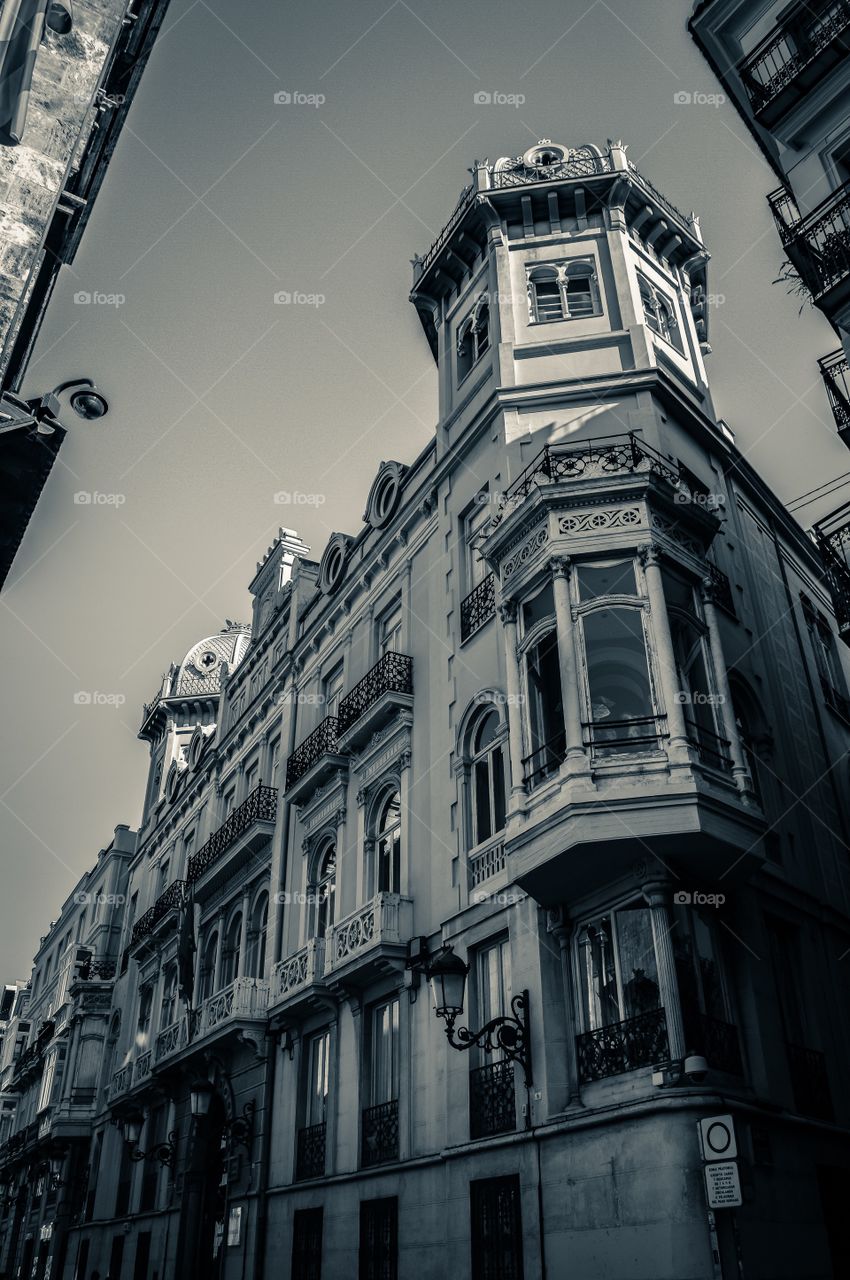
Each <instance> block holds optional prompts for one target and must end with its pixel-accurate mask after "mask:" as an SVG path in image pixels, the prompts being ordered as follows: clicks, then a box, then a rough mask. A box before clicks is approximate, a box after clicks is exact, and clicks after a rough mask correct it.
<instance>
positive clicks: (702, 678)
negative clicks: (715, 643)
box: [661, 565, 732, 769]
mask: <svg viewBox="0 0 850 1280" xmlns="http://www.w3.org/2000/svg"><path fill="white" fill-rule="evenodd" d="M661 579H662V582H663V584H664V598H665V600H666V602H667V616H668V618H669V620H670V635H671V638H672V641H673V652H674V655H675V659H676V674H677V677H678V684H679V691H678V698H679V700H680V702H681V703H682V704H683V707H684V713H685V724H686V726H687V730H688V736H689V738H690V739H691V741H692V742H693V744H694V745H695V746H696V748H697V750H698V751H699V754H700V757H701V758H702V759H703V761H704V763H706V764H709V765H711V766H713V767H714V768H718V769H729V768H731V764H732V761H731V757H730V755H729V742H728V740H727V739H726V738H724V737H722V736H721V734H720V732H719V729H720V727H721V725H720V722H719V719H718V711H719V707H720V698H719V696H718V694H717V692H716V689H715V677H714V671H713V669H712V657H711V649H710V645H709V636H708V628H707V627H706V625H705V621H704V619H703V614H702V605H701V603H700V600H699V598H698V594H697V592H696V590H695V588H694V586H693V585H692V584H691V583H690V582H689V581H688V580H687V579H686V578H685V577H684V576H683V575H682V574H680V573H678V572H676V570H674V569H672V568H670V567H669V566H667V565H664V566H663V567H662V570H661Z"/></svg>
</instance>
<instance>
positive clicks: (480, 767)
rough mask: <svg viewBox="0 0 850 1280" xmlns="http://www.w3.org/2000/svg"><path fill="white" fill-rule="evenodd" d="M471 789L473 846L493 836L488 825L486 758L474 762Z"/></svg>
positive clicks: (488, 789)
mask: <svg viewBox="0 0 850 1280" xmlns="http://www.w3.org/2000/svg"><path fill="white" fill-rule="evenodd" d="M472 787H473V791H474V793H475V829H474V831H473V833H472V840H473V844H480V843H481V841H482V840H489V839H490V836H491V835H492V834H493V828H492V826H491V825H490V769H489V761H488V759H487V757H485V758H484V759H483V760H476V762H475V764H474V766H473V779H472Z"/></svg>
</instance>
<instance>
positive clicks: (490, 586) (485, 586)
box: [460, 573, 496, 644]
mask: <svg viewBox="0 0 850 1280" xmlns="http://www.w3.org/2000/svg"><path fill="white" fill-rule="evenodd" d="M495 614H496V580H495V578H494V577H493V574H492V573H488V574H487V577H486V578H482V579H481V581H480V582H479V583H478V585H477V586H476V587H473V589H472V590H471V591H470V593H469V595H468V596H465V597H464V599H463V600H461V602H460V640H461V644H463V642H464V640H468V639H469V637H470V636H472V635H474V634H475V632H476V631H478V629H479V628H480V627H483V626H484V624H485V622H489V621H490V619H491V618H492V617H495Z"/></svg>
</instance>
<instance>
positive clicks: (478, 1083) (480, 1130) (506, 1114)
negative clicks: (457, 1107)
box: [469, 1061, 516, 1138]
mask: <svg viewBox="0 0 850 1280" xmlns="http://www.w3.org/2000/svg"><path fill="white" fill-rule="evenodd" d="M514 1129H516V1092H515V1089H514V1064H513V1063H512V1062H509V1061H507V1062H506V1061H502V1062H488V1063H486V1064H485V1065H484V1066H483V1067H475V1068H473V1070H472V1071H470V1073H469V1136H470V1138H490V1137H492V1136H493V1135H494V1134H496V1133H512V1132H513V1131H514Z"/></svg>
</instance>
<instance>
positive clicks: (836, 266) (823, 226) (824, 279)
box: [768, 183, 850, 302]
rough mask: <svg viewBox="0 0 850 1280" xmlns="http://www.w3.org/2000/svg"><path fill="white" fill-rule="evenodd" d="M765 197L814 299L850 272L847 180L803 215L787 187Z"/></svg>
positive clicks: (789, 255)
mask: <svg viewBox="0 0 850 1280" xmlns="http://www.w3.org/2000/svg"><path fill="white" fill-rule="evenodd" d="M768 199H769V201H770V206H771V208H772V210H773V216H774V218H775V220H776V224H777V226H778V228H779V235H780V238H781V240H782V243H783V245H784V246H785V248H786V250H787V251H788V257H789V258H790V259H791V262H792V264H793V265H794V267H795V268H796V269H797V271H798V272H799V274H800V278H801V279H802V281H803V283H804V284H805V285H806V287H807V289H808V290H809V292H810V293H811V295H812V297H813V299H814V300H815V301H816V302H817V301H818V300H819V299H820V298H821V297H822V296H823V295H824V294H826V293H827V292H829V290H830V289H833V288H834V287H835V286H836V285H837V284H840V283H841V282H842V281H843V280H845V279H846V278H847V276H848V275H850V183H845V184H844V185H843V186H841V187H839V188H838V189H837V190H836V191H833V192H832V193H831V194H830V195H829V196H827V198H826V199H825V200H822V201H821V203H820V204H819V205H818V206H817V208H815V209H813V210H812V212H811V213H809V214H807V215H806V216H805V217H800V215H799V210H798V209H797V206H796V202H795V201H794V197H793V196H792V195H791V194H790V192H788V191H784V190H780V191H778V192H774V193H773V194H772V195H770V196H769V197H768ZM795 215H796V216H795Z"/></svg>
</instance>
